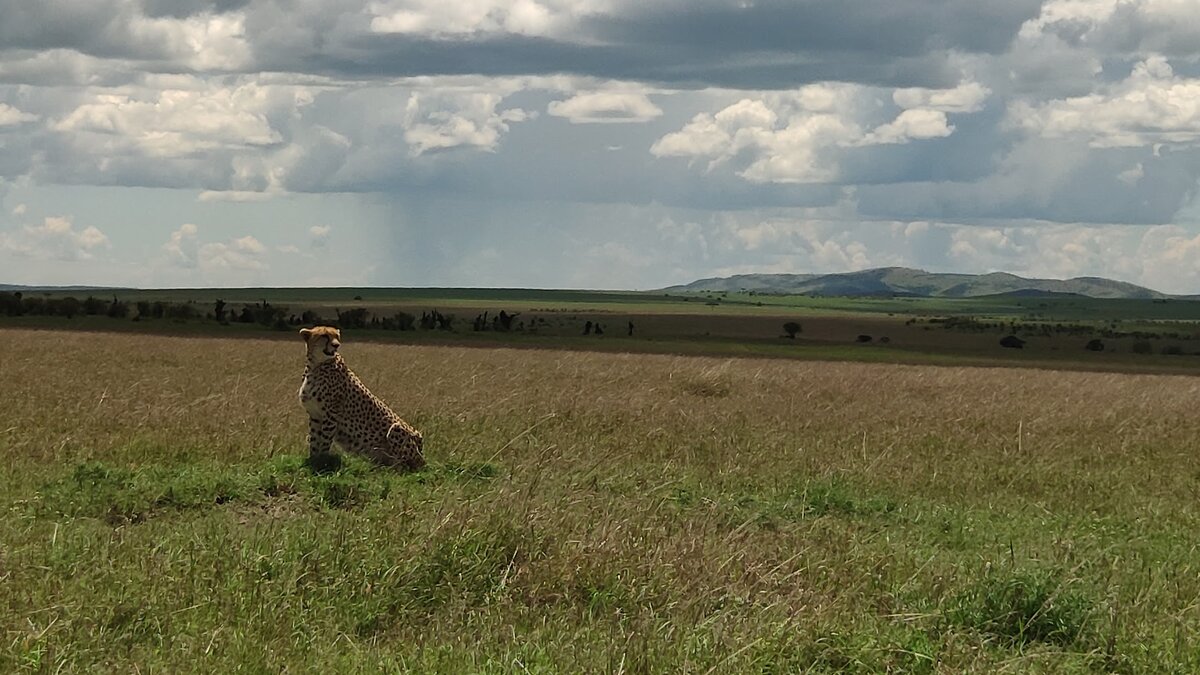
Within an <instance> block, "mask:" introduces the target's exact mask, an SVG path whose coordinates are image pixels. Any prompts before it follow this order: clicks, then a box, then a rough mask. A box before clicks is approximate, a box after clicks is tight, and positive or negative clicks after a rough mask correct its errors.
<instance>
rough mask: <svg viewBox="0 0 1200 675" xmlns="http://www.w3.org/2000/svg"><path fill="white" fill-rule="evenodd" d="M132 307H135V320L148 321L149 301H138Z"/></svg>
mask: <svg viewBox="0 0 1200 675" xmlns="http://www.w3.org/2000/svg"><path fill="white" fill-rule="evenodd" d="M134 306H135V307H137V318H138V319H149V318H150V301H149V300H138V301H137V302H136V303H135V304H134Z"/></svg>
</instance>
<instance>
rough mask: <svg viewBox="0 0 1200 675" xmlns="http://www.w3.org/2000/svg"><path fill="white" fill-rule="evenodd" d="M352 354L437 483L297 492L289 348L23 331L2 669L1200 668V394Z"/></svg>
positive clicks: (476, 356) (1197, 390) (684, 366)
mask: <svg viewBox="0 0 1200 675" xmlns="http://www.w3.org/2000/svg"><path fill="white" fill-rule="evenodd" d="M345 337H346V346H345V349H344V355H345V357H346V358H347V360H348V361H349V363H350V365H351V367H352V368H353V369H354V370H355V371H356V372H357V373H358V374H359V376H360V377H361V378H362V379H363V380H364V381H365V382H366V383H367V385H368V386H369V387H371V389H372V390H373V391H374V392H375V393H376V394H377V395H378V396H380V397H381V398H383V399H384V400H386V401H388V402H389V403H390V404H391V405H392V407H393V408H394V409H395V410H396V411H397V412H398V413H400V414H401V415H402V416H403V417H405V418H406V419H408V420H409V421H410V422H412V423H413V424H414V425H416V426H417V427H418V428H420V429H422V430H423V431H424V432H425V436H426V453H427V456H428V459H429V460H430V462H431V467H430V468H429V469H428V470H427V471H425V472H422V473H421V474H418V475H415V476H399V475H396V474H392V473H390V472H387V471H383V470H377V469H373V468H372V467H369V466H366V465H364V464H362V463H356V462H350V463H349V464H348V465H347V466H346V467H345V468H344V469H342V470H341V471H339V472H336V473H335V474H332V475H327V476H323V475H314V474H313V473H312V472H311V471H310V470H309V469H307V468H306V467H304V466H303V465H302V464H301V463H300V460H301V458H302V455H303V453H304V447H305V446H304V430H305V418H304V413H303V411H302V410H301V408H300V406H299V404H298V403H297V402H296V399H295V396H296V390H297V389H298V388H299V385H300V371H301V369H302V367H303V364H302V359H303V347H302V344H301V343H300V341H299V340H298V339H297V341H296V343H295V344H294V345H289V344H288V343H281V342H278V341H256V340H225V339H209V338H203V339H187V338H167V337H148V336H130V335H124V336H117V335H109V334H83V333H61V332H55V333H48V332H36V331H15V330H14V331H0V338H2V339H3V344H4V345H5V349H4V351H3V354H4V356H3V360H0V382H4V383H5V385H6V388H7V390H8V392H9V396H8V397H7V401H6V403H5V405H4V406H3V407H0V452H3V454H4V457H5V458H6V460H7V461H6V462H4V464H3V467H2V468H0V481H2V484H3V486H4V490H3V494H5V495H7V496H8V499H7V506H8V508H9V514H8V518H7V519H6V521H5V523H4V524H3V525H0V537H2V538H0V542H3V550H2V551H0V630H3V631H4V643H3V644H4V649H5V651H4V652H3V658H4V659H6V660H5V661H4V662H3V664H4V665H8V666H12V667H13V668H29V669H34V670H41V669H45V670H55V669H57V668H59V667H60V666H61V667H63V668H65V669H76V670H86V669H93V668H96V667H107V668H113V669H120V670H128V669H130V668H131V667H133V666H134V665H138V666H141V667H145V666H158V667H161V668H166V669H169V670H202V671H210V670H213V669H221V670H224V669H229V668H231V667H234V666H240V667H243V668H245V669H249V670H260V669H265V670H279V669H281V668H283V669H288V670H292V671H313V670H316V671H328V670H331V669H338V670H352V671H353V670H358V671H363V672H367V671H374V670H377V669H379V668H385V669H387V668H391V669H401V670H403V669H412V670H417V671H429V670H441V671H449V672H462V671H476V672H492V671H494V672H525V671H526V670H529V671H531V672H536V671H543V672H564V671H591V672H619V671H625V672H662V671H684V672H735V671H756V672H796V671H798V670H816V671H822V670H825V671H831V672H833V671H836V672H844V671H861V672H874V671H879V670H889V669H890V670H895V671H905V672H912V671H935V670H937V671H946V672H961V671H963V670H976V671H980V672H984V671H986V672H996V671H1001V670H1009V671H1021V672H1027V671H1031V670H1033V671H1036V670H1042V671H1055V672H1060V671H1062V670H1080V671H1082V670H1093V669H1112V670H1137V671H1143V670H1171V669H1176V670H1190V669H1195V668H1198V667H1200V657H1198V656H1197V654H1196V652H1195V650H1194V649H1193V648H1192V645H1194V644H1195V643H1196V642H1197V640H1198V639H1200V609H1198V608H1200V579H1197V575H1196V573H1195V570H1196V569H1198V568H1200V555H1197V553H1196V552H1195V550H1194V546H1193V541H1194V535H1193V533H1194V532H1195V531H1196V525H1197V508H1196V496H1197V492H1198V490H1200V470H1198V467H1197V462H1196V458H1195V457H1196V448H1197V444H1196V438H1197V431H1200V420H1198V419H1197V415H1196V414H1195V411H1196V410H1197V409H1200V380H1197V379H1195V378H1189V377H1170V376H1137V375H1114V374H1096V373H1062V372H1050V371H1034V370H1017V369H969V368H935V367H916V366H887V365H869V364H849V363H839V364H829V363H803V362H791V361H767V360H749V361H739V360H713V359H701V358H683V357H667V356H648V355H619V354H588V353H578V352H554V351H527V350H520V351H518V350H500V349H497V350H481V349H455V348H439V347H397V346H381V345H367V344H355V342H354V336H353V334H352V333H351V334H347V335H346V336H345ZM6 669H8V668H6Z"/></svg>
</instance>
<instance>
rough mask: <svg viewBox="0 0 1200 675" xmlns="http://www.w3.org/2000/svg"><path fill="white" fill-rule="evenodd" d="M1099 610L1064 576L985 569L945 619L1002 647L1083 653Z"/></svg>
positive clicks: (1049, 572) (1051, 571)
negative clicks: (1051, 647) (1042, 645)
mask: <svg viewBox="0 0 1200 675" xmlns="http://www.w3.org/2000/svg"><path fill="white" fill-rule="evenodd" d="M1099 604H1100V603H1099V602H1098V601H1097V600H1096V599H1095V598H1094V597H1092V596H1091V595H1089V594H1088V593H1087V591H1086V590H1085V589H1084V588H1083V587H1082V586H1081V585H1080V584H1079V582H1078V580H1076V579H1073V578H1071V577H1070V576H1069V575H1068V574H1067V573H1065V572H1063V571H1059V570H1055V569H1049V568H1043V567H1026V568H1016V567H1009V566H1004V567H993V566H989V567H988V568H986V569H985V571H984V573H983V576H982V577H980V578H979V579H978V580H977V581H976V582H975V583H974V584H972V585H971V587H970V588H968V589H967V590H966V591H965V592H963V593H962V594H961V595H959V596H958V597H957V598H955V599H954V601H953V602H952V603H951V606H950V608H949V610H948V611H947V612H946V618H947V619H948V620H949V621H950V622H951V623H953V624H958V625H961V626H966V627H968V628H973V629H975V630H978V631H981V632H983V633H987V634H990V635H992V636H994V637H996V638H999V639H1000V640H1001V641H1002V642H1003V643H1004V644H1005V645H1007V646H1019V647H1024V646H1026V645H1029V644H1030V643H1033V642H1042V643H1047V644H1052V645H1058V646H1060V647H1077V648H1080V649H1086V648H1088V647H1089V646H1090V640H1089V638H1090V637H1091V636H1092V633H1093V631H1092V619H1093V616H1094V615H1095V613H1096V609H1097V607H1098V606H1099Z"/></svg>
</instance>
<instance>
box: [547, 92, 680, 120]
mask: <svg viewBox="0 0 1200 675" xmlns="http://www.w3.org/2000/svg"><path fill="white" fill-rule="evenodd" d="M546 112H548V113H550V114H551V115H554V116H555V117H565V118H567V119H568V120H570V121H571V123H572V124H589V123H593V124H594V123H616V122H648V121H650V120H652V119H654V118H656V117H659V116H660V115H662V108H659V107H658V106H656V105H654V103H653V102H651V101H650V99H649V98H647V97H646V95H645V94H639V93H629V92H607V91H594V92H585V93H581V94H576V95H574V96H572V97H571V98H569V99H566V100H565V101H551V102H550V105H549V106H548V107H547V108H546Z"/></svg>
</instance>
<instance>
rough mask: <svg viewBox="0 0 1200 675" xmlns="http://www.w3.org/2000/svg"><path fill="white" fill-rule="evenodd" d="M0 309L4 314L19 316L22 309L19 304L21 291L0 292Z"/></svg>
mask: <svg viewBox="0 0 1200 675" xmlns="http://www.w3.org/2000/svg"><path fill="white" fill-rule="evenodd" d="M0 309H2V310H3V311H4V314H5V315H6V316H20V315H21V313H22V312H23V311H24V310H23V308H22V305H21V293H20V291H18V292H16V293H0Z"/></svg>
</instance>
